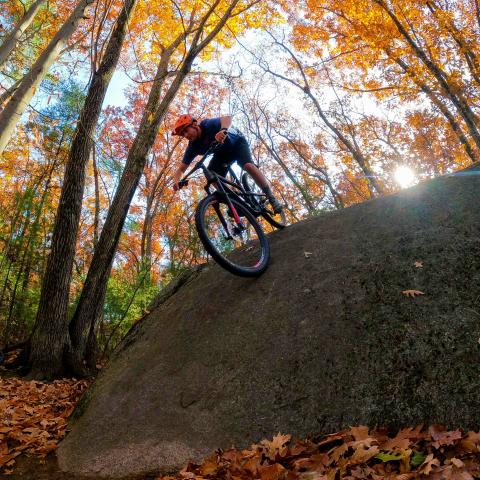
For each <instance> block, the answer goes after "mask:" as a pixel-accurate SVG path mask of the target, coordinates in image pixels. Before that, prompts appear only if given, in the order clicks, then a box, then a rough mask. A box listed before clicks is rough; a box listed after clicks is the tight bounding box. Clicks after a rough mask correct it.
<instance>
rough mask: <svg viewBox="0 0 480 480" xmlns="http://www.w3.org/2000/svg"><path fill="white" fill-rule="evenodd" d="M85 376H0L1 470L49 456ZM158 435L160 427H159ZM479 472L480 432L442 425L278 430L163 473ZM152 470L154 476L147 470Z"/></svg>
mask: <svg viewBox="0 0 480 480" xmlns="http://www.w3.org/2000/svg"><path fill="white" fill-rule="evenodd" d="M86 387H87V382H86V381H76V380H61V381H60V380H59V381H55V382H53V383H49V384H48V383H43V382H36V381H22V380H18V379H2V380H1V381H0V391H1V394H0V415H1V418H2V419H3V423H2V426H1V427H0V471H1V472H2V473H3V474H5V475H8V474H11V473H14V471H15V459H16V458H17V457H18V456H19V455H21V454H25V455H28V456H37V457H45V456H46V455H48V454H49V453H51V452H53V451H54V450H55V449H56V447H57V444H58V442H59V441H60V440H61V439H62V438H63V437H64V435H65V429H66V424H67V419H68V417H69V415H70V414H71V413H72V411H73V409H74V407H75V404H76V402H77V400H78V399H79V397H80V396H81V394H82V393H83V392H84V391H85V389H86ZM159 435H160V433H159ZM479 475H480V433H475V432H463V431H462V430H459V429H457V430H448V429H446V428H444V427H442V426H440V425H431V426H430V427H428V428H427V427H425V428H423V427H422V426H421V425H420V426H417V427H416V428H404V429H401V430H399V431H388V430H386V429H382V428H379V429H376V430H370V429H369V428H368V427H366V426H358V427H352V428H348V429H345V430H342V431H339V432H336V433H333V434H329V435H320V436H318V437H312V438H310V439H303V440H300V439H298V440H293V439H292V437H291V435H285V434H280V433H279V434H278V435H275V436H274V437H273V438H272V439H271V440H268V439H264V440H262V441H261V442H260V443H258V444H255V445H252V446H251V447H250V448H247V449H243V450H240V449H236V448H229V449H226V450H221V449H219V450H217V451H215V452H214V453H213V454H212V455H211V456H210V457H208V458H205V459H204V460H203V461H201V462H199V463H189V464H188V465H186V466H185V467H184V468H182V469H181V470H180V471H179V472H178V474H177V475H175V476H159V477H157V478H158V479H161V480H187V479H189V480H220V479H229V480H250V479H252V480H253V479H258V480H301V479H304V480H313V479H316V480H330V479H331V480H333V479H335V478H343V479H350V480H354V479H371V480H380V479H391V480H408V479H413V478H425V479H427V478H429V479H434V480H449V479H451V480H470V479H473V478H476V477H478V476H479ZM149 478H151V477H149Z"/></svg>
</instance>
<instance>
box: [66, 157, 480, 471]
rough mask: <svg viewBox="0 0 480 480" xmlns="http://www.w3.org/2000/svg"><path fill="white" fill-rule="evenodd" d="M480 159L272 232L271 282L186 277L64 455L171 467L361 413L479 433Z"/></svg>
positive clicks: (121, 467)
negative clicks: (410, 293)
mask: <svg viewBox="0 0 480 480" xmlns="http://www.w3.org/2000/svg"><path fill="white" fill-rule="evenodd" d="M478 168H479V167H478V166H476V168H474V169H472V170H470V171H467V172H463V174H461V175H455V176H449V177H444V178H440V179H436V180H434V181H431V182H426V183H424V184H421V185H419V186H417V187H415V188H412V189H409V190H406V191H403V192H402V193H400V194H397V195H392V196H387V197H385V198H382V199H379V200H375V201H370V202H366V203H364V204H362V205H358V206H355V207H352V208H348V209H346V210H344V211H341V212H334V213H330V214H326V215H321V216H319V217H316V218H312V219H309V220H306V221H303V222H300V223H298V224H296V225H293V226H291V227H289V228H288V229H286V230H284V231H281V232H277V233H275V234H272V235H271V237H270V240H271V246H272V263H271V266H270V267H269V269H268V270H267V272H266V273H265V274H264V275H263V276H262V277H261V278H259V279H244V278H239V277H235V276H233V275H231V274H229V273H227V272H225V271H224V270H222V269H221V268H219V267H218V266H217V265H210V266H208V267H207V268H206V269H204V270H203V271H201V272H195V273H193V274H192V275H191V276H190V277H188V278H187V277H184V278H183V280H182V281H183V282H184V284H183V285H182V286H181V287H179V288H178V285H177V286H176V288H172V289H171V292H170V296H168V295H164V296H163V298H162V301H163V303H162V302H158V303H159V304H160V305H159V306H158V308H156V309H155V310H154V311H153V312H152V313H151V314H150V315H148V316H147V317H146V318H144V319H143V320H142V321H141V322H139V323H138V324H137V326H136V327H135V328H134V329H133V330H132V331H131V333H130V334H129V335H128V337H127V338H126V339H125V341H124V342H123V344H122V346H121V348H119V350H118V351H117V353H116V355H115V356H114V358H113V359H112V360H111V361H110V363H109V365H108V366H107V367H106V368H105V369H104V370H103V371H102V373H101V375H100V376H99V378H98V380H97V381H96V382H95V384H94V385H93V386H92V388H91V389H90V390H89V391H88V393H87V395H86V396H85V397H84V399H83V401H82V402H81V404H80V406H79V408H78V409H77V412H76V415H75V420H74V422H73V424H72V427H73V428H72V431H71V433H70V434H69V435H68V436H67V438H66V440H65V441H64V442H63V443H62V444H61V446H60V449H59V451H58V454H59V460H60V465H61V467H62V468H63V469H65V470H67V471H71V472H76V473H84V474H92V475H96V476H100V475H116V476H122V475H126V474H129V473H137V472H142V471H152V470H155V469H159V470H163V471H165V470H169V469H173V468H175V467H178V466H181V465H183V464H185V463H186V462H187V460H189V459H198V458H199V457H201V456H203V455H205V454H207V453H209V452H211V451H212V450H213V449H215V448H218V447H229V446H231V445H232V444H234V445H235V446H237V447H243V446H246V445H249V444H250V443H251V442H256V441H259V440H260V439H261V438H263V437H266V436H271V435H272V434H276V433H277V432H279V431H281V432H285V433H291V434H293V435H295V436H305V435H308V434H313V433H320V432H324V433H328V432H332V431H335V430H337V429H339V428H340V427H342V426H345V425H357V424H367V425H370V426H374V425H379V424H382V425H388V426H391V427H396V426H401V425H410V426H414V425H417V424H419V423H425V424H430V423H443V424H447V425H450V426H455V427H464V428H472V429H477V430H478V429H479V428H480V416H479V414H478V412H479V411H480V399H479V391H480V378H479V360H480V355H479V338H480V290H479V288H478V286H479V282H480V236H479V234H480V211H479V202H480V176H479V175H478V174H479V173H480V171H479V170H478ZM404 290H420V291H422V292H424V295H420V296H417V297H415V298H412V297H407V296H406V295H404V294H402V291H404Z"/></svg>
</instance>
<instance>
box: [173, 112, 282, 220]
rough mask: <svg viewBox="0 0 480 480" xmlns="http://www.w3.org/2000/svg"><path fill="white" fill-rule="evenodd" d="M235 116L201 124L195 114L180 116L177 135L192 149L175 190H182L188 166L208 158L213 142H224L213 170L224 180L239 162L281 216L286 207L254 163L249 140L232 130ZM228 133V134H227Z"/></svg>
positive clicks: (177, 173) (185, 157)
mask: <svg viewBox="0 0 480 480" xmlns="http://www.w3.org/2000/svg"><path fill="white" fill-rule="evenodd" d="M231 125H232V117H231V116H225V117H217V118H206V119H205V120H202V121H201V122H197V120H196V119H195V118H193V117H192V116H191V115H188V114H186V115H180V117H178V119H177V121H176V122H175V126H174V129H173V132H172V134H173V135H179V136H181V137H183V138H186V139H187V140H188V146H187V148H186V150H185V153H184V155H183V160H182V161H181V163H180V165H179V166H178V168H177V170H176V171H175V173H174V174H173V189H174V190H178V182H179V181H180V180H181V178H182V176H183V174H184V173H185V171H186V170H187V168H188V166H189V165H190V164H191V163H192V161H193V159H194V158H195V157H196V156H197V155H204V154H205V153H206V151H207V150H208V148H209V147H210V145H211V144H212V142H213V141H214V140H216V141H217V142H219V143H221V144H222V145H221V147H219V148H218V149H217V150H216V151H215V153H214V155H213V158H212V159H211V161H210V165H209V167H208V168H209V170H213V171H214V172H215V173H217V174H218V175H221V176H222V177H224V176H225V175H226V173H227V170H228V167H229V166H230V165H231V164H232V163H233V162H234V161H236V162H237V163H238V165H240V167H242V168H243V169H245V170H246V171H247V172H248V173H249V174H250V176H251V177H252V178H253V180H254V181H255V183H256V184H257V185H258V186H259V187H260V188H261V189H262V191H263V192H264V193H265V195H266V196H267V198H268V201H269V202H270V205H271V206H272V209H273V212H274V213H276V214H277V213H280V212H281V211H282V209H283V207H282V204H281V203H280V202H279V201H278V200H277V199H276V198H275V196H274V195H273V193H272V190H271V189H270V186H269V184H268V181H267V179H266V178H265V176H264V175H263V173H262V172H261V171H260V170H259V169H258V167H257V166H256V165H255V164H254V163H253V160H252V154H251V152H250V147H249V145H248V142H247V140H246V139H245V137H244V136H243V135H242V134H241V133H240V132H239V131H238V130H236V129H229V128H230V126H231ZM227 130H228V134H227Z"/></svg>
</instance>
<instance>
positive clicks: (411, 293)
mask: <svg viewBox="0 0 480 480" xmlns="http://www.w3.org/2000/svg"><path fill="white" fill-rule="evenodd" d="M402 293H403V294H404V295H406V296H407V297H415V296H417V295H425V293H423V292H421V291H420V290H403V292H402Z"/></svg>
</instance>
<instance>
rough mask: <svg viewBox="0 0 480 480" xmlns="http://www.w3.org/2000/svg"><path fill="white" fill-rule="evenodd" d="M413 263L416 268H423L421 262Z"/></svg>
mask: <svg viewBox="0 0 480 480" xmlns="http://www.w3.org/2000/svg"><path fill="white" fill-rule="evenodd" d="M414 265H415V266H416V267H417V268H423V262H419V261H416V262H415V263H414Z"/></svg>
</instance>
